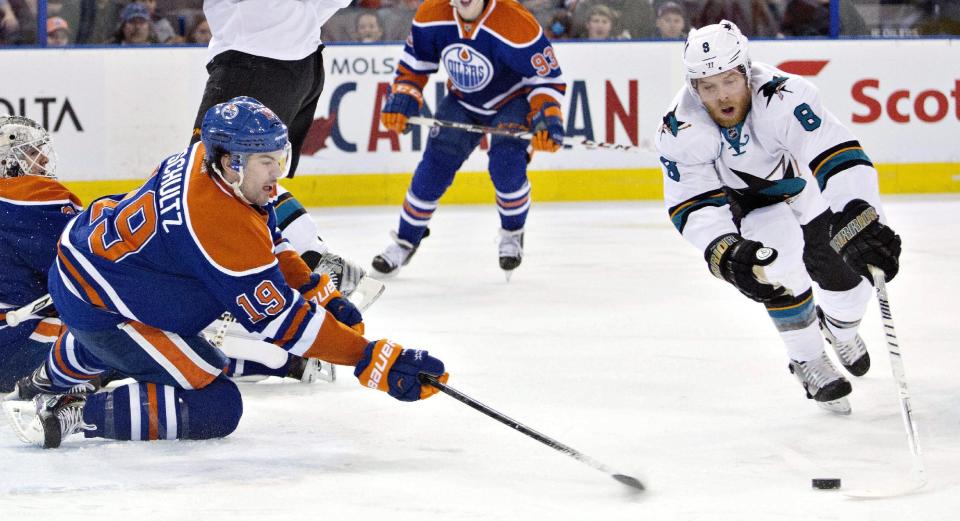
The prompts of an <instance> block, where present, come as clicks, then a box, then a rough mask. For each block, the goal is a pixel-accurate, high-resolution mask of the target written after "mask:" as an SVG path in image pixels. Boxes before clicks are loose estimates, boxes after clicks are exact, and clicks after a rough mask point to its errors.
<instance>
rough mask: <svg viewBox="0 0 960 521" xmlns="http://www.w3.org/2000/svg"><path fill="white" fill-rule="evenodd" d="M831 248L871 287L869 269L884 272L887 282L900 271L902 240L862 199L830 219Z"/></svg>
mask: <svg viewBox="0 0 960 521" xmlns="http://www.w3.org/2000/svg"><path fill="white" fill-rule="evenodd" d="M830 246H831V247H832V248H833V250H834V251H836V252H837V253H839V254H840V255H842V256H843V260H844V261H845V262H846V263H847V265H849V266H850V267H851V268H853V270H854V271H856V272H857V273H859V274H861V275H863V276H864V277H866V278H867V280H869V281H870V283H871V284H872V283H873V277H872V276H871V275H870V270H869V269H868V268H867V266H876V267H877V268H880V269H881V270H883V273H884V274H885V275H886V279H887V280H886V281H887V282H890V281H891V280H893V277H895V276H896V275H897V272H898V271H900V236H899V235H897V234H896V233H894V231H893V230H892V229H891V228H890V227H889V226H887V225H885V224H883V223H881V222H880V216H879V215H877V209H876V208H874V207H872V206H870V204H869V203H867V202H866V201H864V200H863V199H854V200H852V201H850V202H849V203H847V205H846V206H844V207H843V211H842V212H840V213H835V214H833V217H831V218H830Z"/></svg>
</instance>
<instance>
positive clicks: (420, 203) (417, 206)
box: [397, 191, 437, 246]
mask: <svg viewBox="0 0 960 521" xmlns="http://www.w3.org/2000/svg"><path fill="white" fill-rule="evenodd" d="M436 210H437V202H436V201H424V200H423V199H420V198H418V197H417V196H415V195H413V192H410V191H408V192H407V196H406V197H405V198H404V199H403V210H401V212H400V228H399V229H398V230H397V237H399V238H401V239H403V240H405V241H407V242H409V243H410V244H412V245H414V246H417V245H419V244H420V241H421V240H422V239H423V235H424V234H425V233H426V231H427V225H428V224H430V218H431V217H433V212H435V211H436Z"/></svg>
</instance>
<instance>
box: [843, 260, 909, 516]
mask: <svg viewBox="0 0 960 521" xmlns="http://www.w3.org/2000/svg"><path fill="white" fill-rule="evenodd" d="M869 269H870V275H871V276H872V277H873V286H874V287H875V288H877V302H878V303H879V305H880V318H881V320H882V321H883V329H884V333H885V334H886V337H887V353H888V354H889V355H890V370H891V371H892V372H893V381H894V383H895V384H896V385H897V394H898V396H899V398H900V415H901V416H902V417H903V427H904V429H905V430H906V432H907V445H909V447H910V454H911V455H912V456H913V469H912V471H911V478H912V479H911V481H912V483H910V484H909V485H908V486H906V487H902V488H899V489H895V490H886V491H881V490H865V491H861V492H852V493H850V494H847V496H849V497H852V498H858V499H876V498H883V497H890V496H899V495H903V494H909V493H911V492H914V491H916V490H919V489H921V488H923V486H924V485H926V484H927V476H926V471H925V470H924V467H923V456H922V454H921V452H920V440H919V437H918V435H917V424H916V422H914V421H913V408H912V407H911V406H910V393H909V391H908V390H907V375H906V371H905V369H904V367H903V357H902V356H901V355H900V344H899V343H898V341H897V330H896V328H894V325H893V314H892V313H891V312H890V300H889V299H888V297H887V286H886V283H885V282H884V280H885V279H886V275H885V274H884V273H883V270H881V269H880V268H876V267H874V266H869Z"/></svg>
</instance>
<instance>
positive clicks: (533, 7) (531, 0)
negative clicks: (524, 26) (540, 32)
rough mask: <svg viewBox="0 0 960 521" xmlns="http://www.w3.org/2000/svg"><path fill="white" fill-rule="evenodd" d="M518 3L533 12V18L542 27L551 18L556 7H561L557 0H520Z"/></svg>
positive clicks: (547, 23) (548, 22)
mask: <svg viewBox="0 0 960 521" xmlns="http://www.w3.org/2000/svg"><path fill="white" fill-rule="evenodd" d="M520 3H521V4H523V6H524V7H526V8H527V10H528V11H530V13H531V14H533V16H534V18H536V19H537V21H538V22H540V25H541V26H543V27H544V28H546V27H547V26H548V25H549V24H550V20H551V18H553V16H554V15H555V14H556V12H557V10H558V9H561V4H562V3H561V2H560V1H559V0H521V1H520Z"/></svg>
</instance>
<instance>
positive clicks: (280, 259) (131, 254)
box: [4, 97, 445, 447]
mask: <svg viewBox="0 0 960 521" xmlns="http://www.w3.org/2000/svg"><path fill="white" fill-rule="evenodd" d="M201 131H202V139H201V142H200V143H197V144H194V145H191V146H190V147H189V148H188V149H186V150H184V151H183V152H181V153H178V154H175V155H172V156H170V157H168V158H166V159H165V160H163V161H162V162H161V163H160V165H159V166H158V167H157V169H156V171H155V174H154V175H153V176H152V177H151V178H150V179H149V180H148V181H147V182H146V183H145V184H144V185H143V186H141V187H140V188H138V189H136V190H134V191H132V192H130V193H128V194H125V195H119V196H112V197H105V198H101V199H99V200H97V201H95V202H94V203H93V204H91V205H90V207H89V208H88V209H87V210H86V211H84V212H83V213H81V214H80V215H79V216H77V217H76V218H75V219H74V220H72V221H70V223H68V225H67V227H66V228H65V229H64V232H63V234H62V235H61V237H60V243H59V245H58V248H57V257H56V262H55V263H54V265H53V266H52V267H51V268H50V273H49V284H48V285H49V290H50V294H51V296H52V297H53V299H54V302H55V304H56V307H57V309H58V311H59V312H60V314H61V318H62V320H63V322H64V323H65V324H66V326H67V328H68V331H67V333H66V334H64V335H62V336H61V337H60V339H59V340H58V341H57V342H56V344H55V345H54V346H53V348H52V349H51V350H50V353H49V356H48V358H47V360H46V362H45V363H44V364H43V365H42V366H41V367H39V368H37V370H36V371H35V372H34V375H33V377H32V378H31V379H30V380H29V385H31V386H33V387H34V389H32V391H33V392H34V393H37V395H36V397H35V398H34V403H33V404H30V406H27V405H26V402H16V404H11V402H5V403H4V410H5V411H6V412H7V414H8V415H10V416H11V417H12V420H13V422H12V424H13V425H14V427H15V429H16V431H17V434H18V436H19V437H20V438H21V439H22V440H24V441H26V442H30V443H36V444H38V445H41V446H44V447H57V446H59V445H60V443H61V441H62V440H63V439H64V438H65V437H66V436H69V435H71V434H74V433H78V432H83V433H84V434H85V436H86V437H99V438H110V439H117V440H151V439H175V438H176V439H208V438H216V437H222V436H226V435H228V434H230V433H231V432H232V431H233V430H234V429H235V428H236V426H237V424H238V422H239V420H240V416H241V414H242V410H243V408H242V402H241V399H240V393H239V391H238V390H237V387H236V385H235V384H234V383H232V382H231V381H230V380H229V379H228V378H226V377H225V376H224V375H223V369H224V367H225V366H226V364H227V361H226V358H225V357H224V355H223V354H222V353H221V352H220V351H219V350H218V349H216V348H215V347H214V346H213V345H212V344H211V343H210V342H209V341H208V340H207V339H206V338H205V337H204V336H202V335H201V334H200V332H201V330H202V329H203V328H204V327H205V326H206V325H207V324H209V323H210V322H212V321H213V320H214V319H215V318H217V317H219V316H220V315H221V314H222V313H223V312H224V311H225V310H226V311H230V312H231V313H232V314H233V315H234V316H235V317H236V318H237V320H238V321H239V322H240V323H241V324H243V326H244V327H245V328H246V329H247V330H249V331H250V332H253V333H256V334H257V335H259V336H260V337H262V338H263V339H264V340H265V341H268V342H272V343H273V344H275V345H277V346H279V347H280V348H282V349H284V350H286V351H288V352H290V353H292V354H294V355H297V356H303V357H306V358H322V359H325V360H327V361H329V362H332V363H336V364H342V365H351V366H355V371H354V374H355V375H356V376H357V377H358V378H359V380H360V383H361V384H362V385H364V386H367V387H372V388H377V389H380V390H383V391H386V392H388V393H389V394H390V395H392V396H394V397H396V398H398V399H400V400H407V401H413V400H418V399H422V398H426V397H428V396H430V395H432V394H433V393H435V392H436V389H434V388H432V387H429V386H426V385H421V383H420V382H419V379H418V375H419V374H420V373H421V372H426V373H429V374H433V375H438V376H440V375H445V372H444V368H443V363H442V362H440V361H439V360H438V359H436V358H434V357H431V356H429V354H427V353H426V352H424V351H417V350H411V349H403V348H402V347H400V346H398V345H396V344H393V343H391V342H389V341H387V340H380V341H372V342H371V341H368V340H367V339H365V338H364V337H363V336H362V332H363V322H362V317H361V316H360V313H359V312H358V311H357V309H356V308H355V307H354V306H353V305H351V304H350V303H349V302H347V301H346V300H345V299H343V298H341V296H340V293H339V292H338V291H337V290H336V288H335V287H334V286H333V284H332V283H331V281H330V278H329V276H328V275H326V274H325V273H323V274H317V273H314V272H311V270H310V269H309V268H308V267H307V266H306V264H304V262H303V261H302V259H301V258H300V256H299V255H297V254H296V253H295V252H294V251H293V249H292V248H291V247H290V246H289V244H288V243H287V242H286V241H284V240H282V239H281V238H280V236H279V235H278V233H277V232H276V217H275V214H274V213H273V212H272V211H271V207H270V206H265V205H267V203H268V201H269V200H270V199H271V197H272V196H273V195H274V194H275V193H276V188H277V180H278V179H280V178H281V177H283V175H284V174H285V171H286V165H287V160H288V158H289V150H290V145H289V141H288V139H287V129H286V126H285V125H284V124H283V123H282V122H281V121H280V120H279V118H277V116H276V115H274V114H273V113H272V112H271V111H270V110H269V109H267V108H266V107H265V106H263V105H262V104H261V103H259V102H257V101H256V100H253V99H251V98H244V97H240V98H234V99H233V100H230V101H229V102H227V103H221V104H219V105H216V106H214V107H213V108H211V109H210V110H209V111H208V113H207V115H206V117H205V118H204V121H203V125H202V128H201ZM294 288H299V289H294ZM371 362H374V363H371ZM110 369H113V370H116V371H118V372H120V373H122V374H124V375H128V376H130V377H132V378H133V379H134V380H135V382H134V383H131V384H127V385H121V386H119V387H117V388H115V389H112V390H110V391H108V392H99V393H95V394H89V393H88V391H89V388H88V385H87V383H88V382H89V381H90V380H92V379H93V378H95V377H96V376H97V375H99V374H101V373H102V372H104V371H106V370H110ZM444 378H445V376H444ZM20 394H21V395H22V394H23V393H20ZM17 404H19V405H17Z"/></svg>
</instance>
